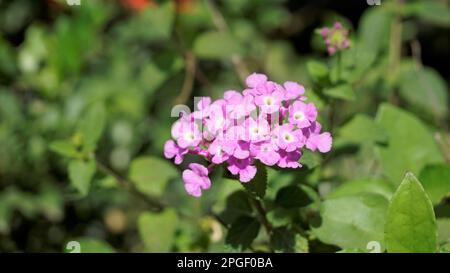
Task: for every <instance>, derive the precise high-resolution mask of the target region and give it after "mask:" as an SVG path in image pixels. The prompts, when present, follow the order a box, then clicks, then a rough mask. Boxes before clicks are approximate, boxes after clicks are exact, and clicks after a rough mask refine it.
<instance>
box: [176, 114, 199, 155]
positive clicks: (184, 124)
mask: <svg viewBox="0 0 450 273" xmlns="http://www.w3.org/2000/svg"><path fill="white" fill-rule="evenodd" d="M190 119H191V116H190V115H189V116H187V117H182V118H181V119H180V120H178V121H177V122H175V123H174V125H173V126H172V137H173V138H175V139H176V140H177V144H178V146H180V147H181V148H188V147H192V146H197V145H198V144H199V143H200V141H201V140H202V134H201V132H200V130H199V128H198V125H197V124H196V123H195V122H193V121H191V120H190Z"/></svg>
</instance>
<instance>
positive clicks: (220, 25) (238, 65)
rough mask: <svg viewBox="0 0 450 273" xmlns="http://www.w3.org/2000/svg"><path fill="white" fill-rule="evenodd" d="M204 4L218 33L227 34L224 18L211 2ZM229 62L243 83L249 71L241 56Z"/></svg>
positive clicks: (236, 56) (232, 57) (234, 57)
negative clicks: (206, 5)
mask: <svg viewBox="0 0 450 273" xmlns="http://www.w3.org/2000/svg"><path fill="white" fill-rule="evenodd" d="M206 3H207V4H208V7H209V10H210V11H211V16H212V19H213V23H214V25H215V26H216V28H217V29H218V30H219V31H220V32H229V31H230V30H229V28H228V25H227V23H226V21H225V18H224V17H223V15H222V13H221V12H220V11H219V9H218V8H217V7H216V5H215V4H214V2H213V1H212V0H207V1H206ZM231 62H232V63H233V66H234V70H235V71H236V73H237V75H238V76H239V78H240V80H241V81H242V83H245V79H246V77H247V76H248V74H249V71H248V69H247V66H246V65H245V63H244V61H243V60H242V58H241V56H239V55H237V54H235V55H233V56H231Z"/></svg>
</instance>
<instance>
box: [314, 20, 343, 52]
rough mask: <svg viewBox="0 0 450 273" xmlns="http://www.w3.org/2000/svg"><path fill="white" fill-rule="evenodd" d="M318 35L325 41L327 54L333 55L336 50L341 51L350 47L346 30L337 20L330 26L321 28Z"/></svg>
mask: <svg viewBox="0 0 450 273" xmlns="http://www.w3.org/2000/svg"><path fill="white" fill-rule="evenodd" d="M320 35H321V36H322V37H323V39H324V41H325V45H326V46H327V51H328V54H329V55H333V54H334V53H336V52H337V51H342V50H344V49H347V48H349V47H350V39H349V38H348V30H347V29H345V28H344V27H343V26H342V24H341V23H339V22H336V23H334V25H333V27H332V28H327V27H324V28H322V29H321V30H320Z"/></svg>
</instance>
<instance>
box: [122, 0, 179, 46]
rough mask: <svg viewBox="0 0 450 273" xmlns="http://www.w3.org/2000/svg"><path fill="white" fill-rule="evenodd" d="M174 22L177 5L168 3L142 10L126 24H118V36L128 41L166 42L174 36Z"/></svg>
mask: <svg viewBox="0 0 450 273" xmlns="http://www.w3.org/2000/svg"><path fill="white" fill-rule="evenodd" d="M174 21H175V5H174V3H173V2H172V1H166V2H164V3H161V4H158V5H156V6H155V7H152V8H149V9H144V10H142V11H141V12H139V13H137V14H135V15H134V16H132V17H131V20H129V21H128V22H126V23H123V24H118V27H117V28H118V31H119V35H118V36H119V37H120V38H121V39H124V40H126V41H129V40H144V41H149V42H153V41H166V40H168V39H170V37H171V35H172V29H173V24H174ZM150 26H151V27H150Z"/></svg>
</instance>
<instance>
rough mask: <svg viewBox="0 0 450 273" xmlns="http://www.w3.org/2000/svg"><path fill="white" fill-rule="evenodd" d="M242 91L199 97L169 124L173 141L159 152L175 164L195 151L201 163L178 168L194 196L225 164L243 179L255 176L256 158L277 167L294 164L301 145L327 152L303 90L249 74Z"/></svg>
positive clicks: (328, 145) (326, 140)
mask: <svg viewBox="0 0 450 273" xmlns="http://www.w3.org/2000/svg"><path fill="white" fill-rule="evenodd" d="M246 85H247V88H246V89H245V90H243V92H238V91H235V90H228V91H226V92H225V93H224V96H223V98H221V99H218V100H215V101H212V100H211V98H209V97H202V98H201V99H200V101H199V102H198V103H197V110H196V111H194V112H192V113H184V114H183V115H181V117H180V118H179V120H177V121H176V122H175V123H174V124H173V126H172V137H173V139H171V140H168V141H167V142H166V143H165V145H164V155H165V157H166V158H168V159H173V160H174V162H175V164H180V163H182V161H183V158H184V156H185V155H186V154H194V155H199V156H201V157H203V158H204V159H206V161H208V162H209V166H207V167H205V166H203V165H201V164H198V163H191V164H189V169H186V170H184V171H183V181H184V185H185V189H186V191H187V192H188V193H189V194H190V195H192V196H195V197H199V196H201V195H202V190H206V189H209V188H210V186H211V180H210V179H209V177H208V175H209V174H210V173H211V171H212V170H213V169H214V167H215V166H217V165H220V164H225V165H226V167H227V169H228V171H229V172H230V173H231V174H233V175H236V176H237V177H238V178H239V180H240V181H241V182H243V183H247V182H249V181H251V180H252V179H253V177H254V176H255V175H256V172H257V168H256V166H255V163H256V162H257V161H259V162H261V163H262V164H265V165H267V166H277V167H279V168H299V167H301V164H300V163H299V161H300V157H301V156H302V150H303V149H309V150H311V151H319V152H321V153H326V152H329V151H330V149H331V144H332V137H331V135H330V133H329V132H321V128H322V126H321V125H320V123H319V122H317V108H316V106H315V105H314V104H313V103H311V102H308V101H307V98H306V97H305V96H304V93H305V89H304V87H303V86H302V85H300V84H298V83H296V82H290V81H288V82H285V83H284V84H282V85H281V84H278V83H276V82H273V81H269V80H268V78H267V76H266V75H263V74H257V73H254V74H252V75H250V76H249V77H247V79H246Z"/></svg>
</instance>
